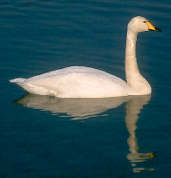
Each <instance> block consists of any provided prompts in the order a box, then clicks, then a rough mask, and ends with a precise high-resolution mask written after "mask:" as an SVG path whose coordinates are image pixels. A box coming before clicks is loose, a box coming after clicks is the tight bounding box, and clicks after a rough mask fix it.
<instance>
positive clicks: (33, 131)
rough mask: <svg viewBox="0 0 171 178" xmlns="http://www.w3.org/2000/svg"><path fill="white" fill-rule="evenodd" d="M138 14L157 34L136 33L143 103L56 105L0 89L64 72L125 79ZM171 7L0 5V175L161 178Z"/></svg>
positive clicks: (166, 148) (109, 1)
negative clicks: (146, 92)
mask: <svg viewBox="0 0 171 178" xmlns="http://www.w3.org/2000/svg"><path fill="white" fill-rule="evenodd" d="M137 15H140V16H144V17H146V18H148V19H149V20H150V21H151V22H152V23H153V24H154V25H157V26H160V27H161V28H162V30H163V32H162V33H154V32H147V33H142V34H140V35H139V38H138V43H137V58H138V63H139V66H140V70H141V72H142V74H143V75H144V76H145V78H147V80H148V81H149V83H150V84H151V86H152V90H153V91H152V95H151V97H147V96H146V97H145V96H144V97H143V96H142V97H122V98H117V99H116V98H110V99H59V98H54V97H48V96H35V95H29V94H26V92H25V91H24V90H22V89H21V88H19V87H17V86H16V85H13V84H11V83H9V82H8V80H9V79H12V78H16V77H25V78H27V77H31V76H34V75H38V74H40V73H44V72H48V71H50V70H55V69H59V68H63V67H67V66H71V65H83V66H89V67H94V68H98V69H101V70H104V71H107V72H109V73H111V74H114V75H117V76H118V77H121V78H124V50H125V36H126V26H127V23H128V21H129V20H130V19H131V18H132V17H134V16H137ZM170 19H171V2H170V1H169V0H166V1H153V0H144V1H141V2H138V1H137V2H136V1H133V0H127V1H123V0H121V1H116V0H91V1H90V0H86V1H81V0H78V1H73V0H72V1H66V0H65V1H64V0H51V1H48V0H13V1H12V0H2V1H1V2H0V39H1V40H0V41H1V43H0V49H1V53H0V58H1V65H0V75H1V78H0V86H1V90H0V95H1V104H0V107H1V117H0V158H1V159H0V165H1V169H0V177H2V178H6V177H13V178H20V177H21V178H28V177H31V178H37V177H43V178H47V177H48V178H56V177H60V178H64V177H65V178H72V177H73V178H75V177H77V178H83V177H85V178H87V177H88V178H92V177H93V178H111V177H112V178H113V177H116V178H130V177H131V178H132V177H143V178H144V177H153V178H160V177H161V178H163V177H164V178H167V177H170V170H171V163H170V160H171V151H170V150H171V149H170V148H171V139H170V138H171V129H170V128H171V121H170V116H171V110H170V99H171V92H170V91H171V80H170V76H171V70H170V67H171V53H170V51H171V50H170V41H171V35H170V32H171V23H170Z"/></svg>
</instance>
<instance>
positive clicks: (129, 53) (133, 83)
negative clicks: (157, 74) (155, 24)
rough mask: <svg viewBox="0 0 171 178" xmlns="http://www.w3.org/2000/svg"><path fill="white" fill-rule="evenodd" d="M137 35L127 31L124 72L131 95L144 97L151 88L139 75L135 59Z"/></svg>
mask: <svg viewBox="0 0 171 178" xmlns="http://www.w3.org/2000/svg"><path fill="white" fill-rule="evenodd" d="M136 40H137V33H136V32H134V31H131V30H129V29H128V32H127V40H126V53H125V72H126V80H127V84H128V86H129V87H130V88H131V89H132V94H133V95H139V94H141V95H146V94H150V93H151V87H150V85H149V83H148V82H147V81H146V80H145V78H144V77H143V76H142V75H141V74H140V72H139V69H138V65H137V59H136Z"/></svg>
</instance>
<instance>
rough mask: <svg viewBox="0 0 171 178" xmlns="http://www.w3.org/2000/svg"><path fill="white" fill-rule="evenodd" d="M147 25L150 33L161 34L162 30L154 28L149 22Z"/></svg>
mask: <svg viewBox="0 0 171 178" xmlns="http://www.w3.org/2000/svg"><path fill="white" fill-rule="evenodd" d="M145 23H146V25H147V26H148V30H149V31H156V32H161V29H160V28H157V27H155V26H153V25H152V24H151V23H150V22H149V21H146V22H145Z"/></svg>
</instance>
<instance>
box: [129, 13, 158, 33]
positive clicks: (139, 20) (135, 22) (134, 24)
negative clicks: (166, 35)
mask: <svg viewBox="0 0 171 178" xmlns="http://www.w3.org/2000/svg"><path fill="white" fill-rule="evenodd" d="M128 30H131V31H133V32H135V33H138V32H145V31H161V30H160V29H159V28H157V27H155V26H153V25H152V24H151V23H150V22H149V21H148V20H147V19H146V18H144V17H140V16H137V17H134V18H132V19H131V21H130V22H129V23H128Z"/></svg>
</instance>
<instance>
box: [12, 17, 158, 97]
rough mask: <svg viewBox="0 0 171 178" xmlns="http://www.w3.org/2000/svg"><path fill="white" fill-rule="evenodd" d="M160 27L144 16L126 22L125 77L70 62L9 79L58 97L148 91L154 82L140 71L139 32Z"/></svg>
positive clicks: (146, 93) (29, 90) (144, 93)
mask: <svg viewBox="0 0 171 178" xmlns="http://www.w3.org/2000/svg"><path fill="white" fill-rule="evenodd" d="M144 31H160V29H159V28H157V27H155V26H153V25H152V24H151V23H150V22H149V21H148V20H147V19H146V18H144V17H140V16H137V17H134V18H132V19H131V20H130V22H129V23H128V26H127V39H126V51H125V73H126V81H124V80H122V79H120V78H118V77H116V76H114V75H111V74H109V73H107V72H104V71H102V70H98V69H94V68H90V67H84V66H71V67H66V68H63V69H59V70H55V71H51V72H47V73H44V74H40V75H37V76H34V77H31V78H28V79H25V78H16V79H12V80H10V82H12V83H16V84H17V85H19V86H20V87H22V88H24V89H25V90H26V91H27V92H29V93H32V94H38V95H52V96H56V97H59V98H106V97H119V96H128V95H149V94H151V86H150V84H149V83H148V82H147V80H146V79H145V78H144V77H143V76H142V75H141V74H140V72H139V69H138V65H137V60H136V40H137V34H138V33H139V32H144Z"/></svg>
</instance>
